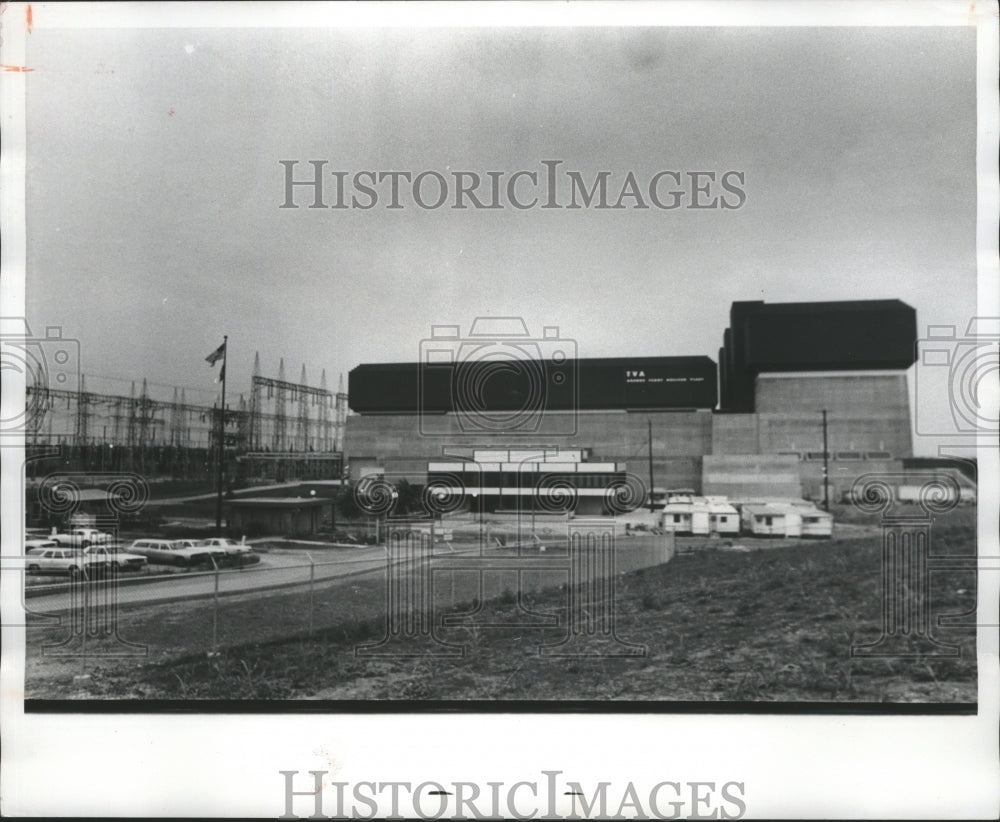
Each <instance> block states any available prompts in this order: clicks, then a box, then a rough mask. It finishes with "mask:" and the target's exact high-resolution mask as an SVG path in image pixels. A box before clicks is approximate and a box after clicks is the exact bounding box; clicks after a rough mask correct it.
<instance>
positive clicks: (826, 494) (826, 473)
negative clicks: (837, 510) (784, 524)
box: [823, 408, 830, 511]
mask: <svg viewBox="0 0 1000 822" xmlns="http://www.w3.org/2000/svg"><path fill="white" fill-rule="evenodd" d="M823 510H824V511H829V510H830V449H829V446H828V445H827V437H826V409H825V408H824V409H823Z"/></svg>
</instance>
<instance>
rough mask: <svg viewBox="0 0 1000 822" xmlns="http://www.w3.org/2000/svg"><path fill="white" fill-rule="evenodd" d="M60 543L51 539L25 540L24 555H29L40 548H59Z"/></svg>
mask: <svg viewBox="0 0 1000 822" xmlns="http://www.w3.org/2000/svg"><path fill="white" fill-rule="evenodd" d="M58 547H59V543H58V542H55V541H54V540H51V539H40V538H38V539H25V541H24V553H25V554H27V553H28V552H29V551H34V550H36V549H38V548H58Z"/></svg>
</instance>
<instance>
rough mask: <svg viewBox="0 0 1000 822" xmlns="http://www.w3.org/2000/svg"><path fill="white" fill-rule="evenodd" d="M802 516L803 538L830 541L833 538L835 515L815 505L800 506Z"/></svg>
mask: <svg viewBox="0 0 1000 822" xmlns="http://www.w3.org/2000/svg"><path fill="white" fill-rule="evenodd" d="M796 507H798V508H799V509H800V513H801V516H802V536H804V537H817V538H819V539H829V538H830V537H832V536H833V514H831V513H829V512H828V511H821V510H820V509H819V508H817V507H816V506H815V505H798V506H796Z"/></svg>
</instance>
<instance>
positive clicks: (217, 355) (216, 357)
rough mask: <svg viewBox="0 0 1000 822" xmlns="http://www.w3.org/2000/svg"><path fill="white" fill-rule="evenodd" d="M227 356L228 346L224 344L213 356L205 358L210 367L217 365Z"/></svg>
mask: <svg viewBox="0 0 1000 822" xmlns="http://www.w3.org/2000/svg"><path fill="white" fill-rule="evenodd" d="M224 356H226V344H225V343H223V344H222V345H220V346H219V347H218V348H216V349H215V351H213V352H212V353H211V354H209V355H208V356H207V357H205V362H207V363H208V364H209V365H215V364H216V363H217V362H218V361H219V360H221V359H222V358H223V357H224Z"/></svg>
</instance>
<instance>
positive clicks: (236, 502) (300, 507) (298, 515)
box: [227, 497, 330, 536]
mask: <svg viewBox="0 0 1000 822" xmlns="http://www.w3.org/2000/svg"><path fill="white" fill-rule="evenodd" d="M227 504H228V506H229V525H230V526H231V527H233V528H240V529H243V530H248V531H259V532H260V533H267V534H282V535H291V536H308V535H310V534H315V533H316V532H317V531H318V530H319V526H320V521H321V518H322V513H323V509H324V508H329V506H330V503H329V500H323V499H316V498H315V497H308V498H307V497H249V498H242V499H231V500H228V501H227Z"/></svg>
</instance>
